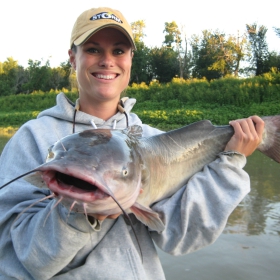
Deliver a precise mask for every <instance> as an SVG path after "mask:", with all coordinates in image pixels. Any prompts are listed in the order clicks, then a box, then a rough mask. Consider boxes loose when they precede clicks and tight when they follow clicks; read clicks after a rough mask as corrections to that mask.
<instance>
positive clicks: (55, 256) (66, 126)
mask: <svg viewBox="0 0 280 280" xmlns="http://www.w3.org/2000/svg"><path fill="white" fill-rule="evenodd" d="M135 102H136V101H135V99H129V100H127V101H126V102H125V109H126V111H127V112H128V113H129V124H130V125H134V124H137V125H141V126H142V127H143V132H144V134H143V136H145V137H146V136H152V135H155V134H159V133H162V132H161V131H159V130H157V129H154V128H152V127H150V126H148V125H143V124H142V122H141V121H140V119H139V118H138V117H137V116H136V115H135V114H133V113H130V111H131V109H132V107H133V105H134V104H135ZM73 114H74V104H73V103H72V102H70V101H69V100H68V99H67V98H66V97H65V95H64V94H62V93H61V94H59V95H58V96H57V105H56V106H54V107H53V108H50V109H48V110H45V111H43V112H42V113H40V114H39V116H38V118H37V119H36V120H31V121H29V122H27V123H26V124H24V125H23V126H22V127H21V128H20V129H19V130H18V132H17V133H16V134H15V135H14V136H13V137H12V139H11V140H10V141H9V142H8V144H7V145H6V147H5V149H4V151H3V153H2V155H1V157H0V171H1V172H0V185H2V184H4V183H5V182H7V181H8V180H10V179H12V178H14V177H16V176H18V175H20V174H22V173H24V172H27V171H29V170H31V169H33V168H35V167H36V166H38V165H40V164H42V163H43V162H44V161H45V158H46V156H47V152H48V147H49V146H51V145H52V144H53V143H54V142H56V141H57V140H58V139H60V138H61V137H64V136H66V135H68V134H71V133H72V125H73ZM115 120H116V122H117V126H116V128H118V129H123V128H125V127H126V119H125V116H124V114H121V113H117V114H116V115H115V116H113V117H112V118H110V119H109V120H107V121H104V120H101V119H99V118H96V117H93V116H91V115H88V114H85V113H83V112H80V111H79V112H77V116H76V131H77V132H78V131H82V130H85V129H89V128H92V126H91V121H94V123H95V124H96V125H97V127H103V128H112V126H113V124H114V121H115ZM245 163H246V158H245V157H243V156H242V155H238V154H235V155H232V156H228V155H224V154H220V155H219V156H218V158H217V159H216V160H215V161H214V162H212V163H211V164H209V165H207V166H205V168H204V169H203V171H202V172H199V173H197V174H196V175H194V176H193V177H192V178H191V179H190V180H189V182H188V184H187V185H186V186H184V187H183V188H181V189H180V190H179V191H177V192H176V193H175V194H174V195H173V196H172V197H170V198H168V199H164V200H162V201H160V202H158V203H156V204H155V205H153V207H152V209H153V210H154V211H156V212H160V213H161V217H162V219H163V221H164V223H165V229H164V230H163V231H162V232H161V233H158V232H155V231H152V230H149V228H148V227H146V226H145V225H143V224H142V223H140V222H139V221H138V220H136V219H135V218H134V216H133V217H132V221H133V224H134V227H135V229H136V233H137V237H138V239H139V242H140V246H141V249H142V252H143V262H142V260H141V256H140V254H139V247H138V245H137V242H136V240H135V236H134V235H133V233H132V230H131V226H130V225H128V224H127V223H126V221H125V220H124V218H123V216H120V217H119V218H117V219H115V220H110V219H106V220H104V221H103V222H102V223H99V222H98V221H95V223H93V224H91V223H90V222H89V221H88V220H87V218H86V216H85V215H83V214H78V213H71V214H70V215H68V210H67V209H66V208H65V207H64V206H63V205H61V204H59V205H57V206H56V207H54V206H55V203H56V200H55V199H47V200H45V201H42V202H38V203H37V204H35V205H34V206H32V207H30V208H28V209H27V210H26V211H25V212H23V213H22V214H20V213H21V212H22V211H23V210H24V209H25V208H26V207H28V206H30V205H31V204H32V203H34V202H36V201H38V200H40V199H42V198H44V197H45V196H46V195H49V194H50V192H49V190H46V189H39V188H36V187H35V186H33V185H31V184H29V183H27V182H26V181H24V180H23V179H20V180H17V181H16V182H14V183H12V184H10V185H9V186H7V187H5V188H3V189H2V190H0V279H36V280H41V279H67V280H70V279H73V280H74V279H75V280H78V279H83V280H85V279H103V280H104V279H122V280H123V279H141V280H144V279H151V280H156V279H165V277H164V273H163V270H162V267H161V264H160V261H159V258H158V256H157V252H156V249H155V245H154V243H156V245H157V246H158V247H159V248H160V249H162V250H164V251H165V252H167V253H170V254H173V255H180V254H187V253H190V252H193V251H196V250H198V249H200V248H202V247H204V246H206V245H209V244H211V243H213V242H214V241H215V240H216V239H217V238H218V236H219V235H220V234H221V233H222V231H223V229H224V227H225V225H226V222H227V219H228V217H229V215H230V213H231V212H232V211H233V209H234V208H235V207H236V206H237V205H238V204H239V203H240V201H241V200H242V199H243V198H244V196H245V195H246V194H247V193H248V192H249V189H250V183H249V176H248V174H247V173H246V172H245V171H244V170H243V169H242V168H243V167H244V165H245ZM19 214H20V215H19Z"/></svg>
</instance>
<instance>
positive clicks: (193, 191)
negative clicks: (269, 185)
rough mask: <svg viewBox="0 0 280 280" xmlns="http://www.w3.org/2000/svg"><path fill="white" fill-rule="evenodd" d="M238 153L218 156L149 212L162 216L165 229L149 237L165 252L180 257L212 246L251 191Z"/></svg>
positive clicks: (242, 161) (243, 162) (243, 159)
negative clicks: (233, 212)
mask: <svg viewBox="0 0 280 280" xmlns="http://www.w3.org/2000/svg"><path fill="white" fill-rule="evenodd" d="M245 163H246V158H245V157H244V156H243V155H241V154H232V155H225V154H223V153H221V154H220V155H219V157H218V159H216V160H215V161H214V162H212V163H210V164H208V165H206V166H205V167H204V169H203V171H201V172H199V173H197V174H195V175H194V176H193V177H192V178H191V179H190V180H189V181H188V183H187V185H186V186H184V187H183V188H182V189H180V190H179V191H177V192H176V193H175V194H174V195H173V196H172V197H171V198H169V199H165V200H162V201H160V202H158V203H156V204H155V205H154V206H153V207H152V209H153V210H154V211H156V212H158V213H160V216H161V217H162V220H163V222H164V224H165V229H164V230H163V232H161V233H157V232H154V231H152V232H151V236H152V238H153V239H154V241H155V242H156V244H157V245H158V246H159V247H160V248H161V249H162V250H163V251H165V252H167V253H170V254H173V255H181V254H186V253H190V252H193V251H196V250H198V249H200V248H202V247H205V246H207V245H210V244H211V243H213V242H214V241H215V240H216V239H217V238H218V236H219V235H220V234H221V233H222V231H223V229H224V227H225V225H226V223H227V219H228V217H229V216H230V214H231V213H232V211H233V210H234V209H235V207H236V206H237V205H238V204H239V203H240V202H241V200H242V199H243V198H244V197H245V196H246V194H247V193H248V192H249V190H250V180H249V176H248V174H247V173H246V172H245V171H244V170H243V169H242V168H243V167H244V165H245Z"/></svg>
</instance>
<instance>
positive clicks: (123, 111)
mask: <svg viewBox="0 0 280 280" xmlns="http://www.w3.org/2000/svg"><path fill="white" fill-rule="evenodd" d="M127 99H129V98H128V97H123V98H121V99H120V101H119V103H118V106H117V108H118V110H119V112H120V113H122V114H124V115H125V118H126V127H128V126H129V122H128V115H127V113H126V111H125V109H124V103H125V101H126V100H127ZM79 110H80V103H79V98H78V99H77V100H76V105H75V108H74V115H73V129H72V133H75V126H76V114H77V111H79ZM90 123H91V125H92V126H93V127H94V128H95V129H96V128H97V126H96V124H95V123H94V121H93V120H91V121H90ZM116 126H117V120H114V124H113V129H116Z"/></svg>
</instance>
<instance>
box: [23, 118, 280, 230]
mask: <svg viewBox="0 0 280 280" xmlns="http://www.w3.org/2000/svg"><path fill="white" fill-rule="evenodd" d="M263 120H264V121H265V131H264V135H263V142H262V143H261V144H260V145H259V147H258V149H259V150H260V151H261V152H263V153H264V154H266V155H267V156H269V157H271V158H273V159H274V160H276V161H277V162H280V145H279V144H280V116H272V117H264V118H263ZM139 132H140V127H131V128H130V130H129V131H126V130H124V131H120V130H106V129H96V130H87V131H84V132H82V133H76V134H73V135H69V136H67V137H65V138H63V139H61V140H60V141H59V142H57V143H56V144H55V145H54V146H53V147H51V148H50V150H49V156H48V159H47V162H46V163H45V164H43V165H42V166H40V167H39V168H37V170H39V172H37V173H36V174H33V175H29V176H27V177H26V180H27V181H29V182H31V183H32V184H34V185H36V186H38V187H46V185H47V187H48V188H49V189H50V190H51V191H52V192H54V193H55V194H56V195H57V197H58V198H61V197H63V200H62V203H63V204H64V205H65V206H66V207H68V208H70V209H71V210H72V211H78V212H86V213H89V214H94V213H98V214H103V215H112V214H116V213H119V212H120V209H119V208H118V206H117V205H116V203H115V202H114V200H113V199H112V198H111V197H110V196H114V198H115V199H116V200H118V202H119V203H120V205H122V207H123V208H124V209H125V210H127V211H128V212H133V213H134V214H135V216H136V217H137V218H138V219H139V220H140V221H141V222H143V223H144V224H146V225H148V226H149V227H150V228H151V229H154V230H157V231H161V230H163V228H164V225H163V223H162V221H161V219H160V217H159V215H158V214H157V213H156V212H154V211H152V209H151V208H150V206H151V205H152V204H153V203H155V202H157V201H160V200H162V199H164V198H167V197H170V196H171V195H172V194H174V193H175V192H176V191H177V190H178V189H180V188H181V187H182V186H183V185H185V184H186V182H187V181H188V179H189V178H190V177H191V176H193V175H194V174H195V173H197V172H198V171H200V170H202V169H203V167H204V166H205V165H206V164H208V163H210V162H212V161H213V160H215V159H216V158H217V156H218V154H219V153H220V152H222V151H224V148H225V146H226V144H227V143H228V141H229V140H230V138H231V137H232V135H233V128H232V127H231V126H229V125H226V126H214V125H212V124H211V122H210V121H200V122H197V123H194V124H191V125H188V126H185V127H182V128H180V129H177V130H173V131H169V132H167V133H163V134H160V135H157V136H152V137H149V138H141V137H138V136H139V135H138V134H139ZM57 171H58V172H61V173H64V174H68V175H70V176H73V177H75V178H79V179H81V180H84V181H86V182H88V183H90V184H92V185H94V186H96V187H92V189H91V190H81V189H80V188H79V187H75V186H72V185H70V186H69V185H68V184H65V183H62V181H63V180H64V178H62V181H60V179H59V178H58V179H57V177H56V172H57ZM42 174H43V175H42ZM38 175H39V176H38ZM42 178H43V180H42ZM68 180H70V181H71V178H70V179H68ZM82 184H83V183H82ZM90 188H91V187H90V186H89V189H90Z"/></svg>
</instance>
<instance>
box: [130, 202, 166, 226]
mask: <svg viewBox="0 0 280 280" xmlns="http://www.w3.org/2000/svg"><path fill="white" fill-rule="evenodd" d="M130 210H131V212H132V213H133V214H134V215H135V217H136V218H137V219H138V220H139V221H140V222H142V223H143V224H144V225H146V226H148V227H149V228H150V229H152V230H155V231H157V232H161V231H163V230H164V228H165V226H164V224H163V222H162V220H161V219H160V217H159V214H158V213H157V212H155V211H153V210H152V209H151V208H148V207H145V206H143V205H141V204H139V203H137V202H135V203H134V204H133V205H132V206H131V207H130Z"/></svg>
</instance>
